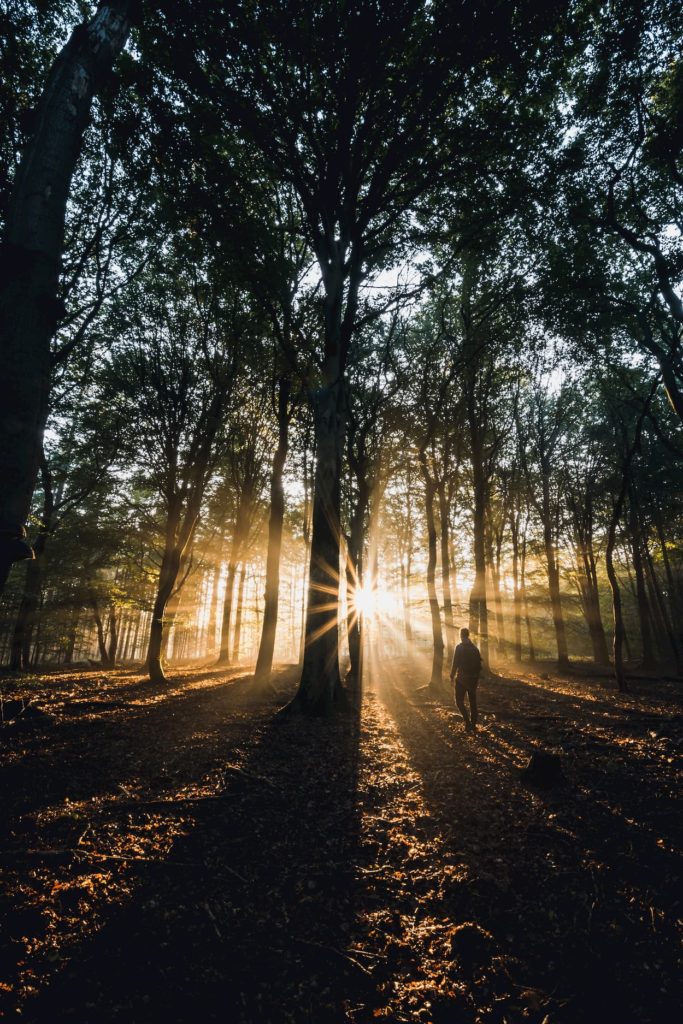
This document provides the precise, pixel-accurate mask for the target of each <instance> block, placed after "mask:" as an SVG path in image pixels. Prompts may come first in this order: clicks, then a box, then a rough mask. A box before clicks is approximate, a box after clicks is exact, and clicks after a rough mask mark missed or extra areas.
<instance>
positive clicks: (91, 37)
mask: <svg viewBox="0 0 683 1024" xmlns="http://www.w3.org/2000/svg"><path fill="white" fill-rule="evenodd" d="M135 7H136V4H135V3H134V2H133V0H113V2H108V3H103V4H100V5H99V7H98V8H97V11H96V12H95V14H94V16H93V17H92V19H91V20H90V21H89V22H87V23H85V24H82V25H78V26H77V27H76V28H75V29H74V31H73V32H72V34H71V37H70V38H69V40H68V42H67V43H66V45H65V46H64V48H63V49H62V51H61V52H60V54H59V55H58V57H57V58H56V60H55V61H54V63H53V65H52V68H51V69H50V72H49V75H48V78H47V82H46V84H45V88H44V90H43V93H42V95H41V98H40V101H39V103H38V105H37V107H36V111H35V118H34V127H33V130H32V132H31V135H30V138H29V140H28V141H27V144H26V146H25V149H24V153H23V156H22V159H21V163H20V165H19V167H18V169H17V173H16V176H15V178H14V182H13V186H12V191H11V195H10V198H9V202H8V209H7V216H6V221H5V229H4V233H3V238H2V245H1V247H0V265H1V267H2V274H1V277H0V352H1V353H2V363H3V373H2V376H1V378H0V477H1V478H2V480H3V487H2V497H0V590H1V589H2V587H4V584H5V581H6V579H7V575H8V573H9V569H10V567H11V565H12V562H13V561H15V560H16V559H20V558H22V557H27V556H30V551H29V549H28V546H27V545H26V544H25V542H23V540H22V538H23V537H24V536H25V528H24V524H25V522H26V518H27V516H28V513H29V508H30V503H31V497H32V494H33V488H34V486H35V480H36V474H37V471H38V464H39V460H40V451H41V442H42V436H43V430H44V427H45V421H46V417H47V409H48V397H49V390H50V342H51V339H52V337H53V335H54V333H55V328H56V326H57V323H58V321H59V319H60V316H61V315H62V308H61V307H60V303H59V301H58V286H59V272H60V263H61V258H62V252H63V248H64V222H65V216H66V205H67V200H68V197H69V190H70V187H71V180H72V178H73V174H74V170H75V168H76V163H77V161H78V156H79V152H80V149H81V143H82V139H83V132H84V130H85V128H86V126H87V124H88V121H89V119H90V114H91V107H92V101H93V97H94V96H95V94H96V92H97V90H98V89H99V88H100V87H101V86H102V83H103V82H104V81H105V80H106V78H107V76H108V75H109V74H110V73H111V69H112V66H113V63H114V61H115V59H116V57H117V56H118V54H119V53H120V52H121V50H122V49H123V47H124V45H125V43H126V40H127V38H128V34H129V32H130V27H131V18H132V15H133V13H134V10H135Z"/></svg>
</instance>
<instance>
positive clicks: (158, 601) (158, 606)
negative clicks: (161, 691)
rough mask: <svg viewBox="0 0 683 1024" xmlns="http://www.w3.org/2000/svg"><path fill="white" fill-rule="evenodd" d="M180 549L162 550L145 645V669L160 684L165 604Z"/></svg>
mask: <svg viewBox="0 0 683 1024" xmlns="http://www.w3.org/2000/svg"><path fill="white" fill-rule="evenodd" d="M180 560H181V550H180V548H179V547H178V546H177V545H173V546H169V547H167V549H166V550H165V551H164V555H163V558H162V562H161V569H160V570H159V584H158V586H157V592H156V597H155V598H154V607H153V608H152V624H151V626H150V631H149V645H148V647H147V671H148V673H149V681H150V682H151V683H156V684H161V683H165V682H166V676H165V674H164V669H163V664H162V651H163V647H164V637H165V628H166V627H167V623H166V621H165V615H166V606H167V604H168V602H169V599H170V597H171V594H172V593H173V588H174V586H175V584H176V580H177V579H178V573H179V572H180Z"/></svg>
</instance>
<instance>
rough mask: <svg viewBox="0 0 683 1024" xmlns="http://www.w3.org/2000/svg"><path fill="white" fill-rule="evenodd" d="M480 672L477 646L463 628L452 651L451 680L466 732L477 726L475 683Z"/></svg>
mask: <svg viewBox="0 0 683 1024" xmlns="http://www.w3.org/2000/svg"><path fill="white" fill-rule="evenodd" d="M480 672H481V654H480V653H479V648H478V647H477V646H476V644H473V643H472V641H471V640H470V631H469V629H464V628H463V629H461V630H460V643H459V644H458V646H457V647H456V648H455V651H454V652H453V664H452V665H451V682H452V681H453V679H454V678H455V703H456V704H457V706H458V711H459V712H460V714H461V715H462V717H463V720H464V722H465V729H466V731H467V732H475V730H476V728H477V717H478V716H477V683H478V682H479V673H480ZM465 697H469V702H470V710H469V713H468V711H467V707H466V705H465Z"/></svg>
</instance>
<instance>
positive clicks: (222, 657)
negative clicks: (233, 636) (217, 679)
mask: <svg viewBox="0 0 683 1024" xmlns="http://www.w3.org/2000/svg"><path fill="white" fill-rule="evenodd" d="M235 547H236V545H235V544H233V551H234V550H235ZM236 576H237V562H236V561H235V559H234V557H233V556H232V555H231V558H230V562H229V564H228V577H227V579H226V581H225V598H224V601H223V624H222V627H221V649H220V653H219V655H218V661H217V663H216V664H218V665H229V664H230V626H231V624H232V609H233V604H234V600H235V577H236Z"/></svg>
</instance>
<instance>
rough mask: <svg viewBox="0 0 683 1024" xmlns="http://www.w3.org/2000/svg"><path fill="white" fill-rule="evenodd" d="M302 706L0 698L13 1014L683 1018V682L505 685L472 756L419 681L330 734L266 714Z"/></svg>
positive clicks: (317, 1022) (219, 685)
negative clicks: (542, 758)
mask: <svg viewBox="0 0 683 1024" xmlns="http://www.w3.org/2000/svg"><path fill="white" fill-rule="evenodd" d="M545 675H548V678H542V676H545ZM295 681H296V669H295V668H293V667H289V668H287V669H283V670H281V671H280V672H279V674H278V676H277V684H278V687H279V694H278V696H277V698H274V699H273V700H269V701H260V702H255V701H253V700H252V699H251V696H250V692H249V691H250V679H249V677H244V676H241V677H240V676H239V675H238V674H237V673H236V672H233V673H230V672H227V673H226V672H225V671H223V672H220V673H218V672H216V671H210V670H203V671H202V670H192V671H187V672H177V673H174V674H173V675H172V679H171V683H170V684H169V686H167V687H166V688H163V689H159V688H154V687H151V686H150V685H149V684H147V683H144V682H142V681H141V678H140V676H136V675H135V674H132V673H126V672H123V671H115V672H110V673H107V674H106V675H102V673H101V672H99V673H98V672H85V673H83V672H81V673H80V674H71V675H65V674H61V675H50V676H40V677H33V678H32V679H30V680H27V681H24V682H19V681H14V682H13V681H12V680H11V678H10V677H7V678H5V679H4V680H3V681H2V682H1V683H0V689H1V691H2V694H3V696H4V697H5V699H6V704H5V711H6V715H5V717H6V721H5V722H4V723H3V724H2V725H0V757H1V763H2V772H1V773H2V793H3V804H4V806H3V811H4V813H3V815H2V819H1V823H0V830H1V831H2V835H0V870H1V873H2V881H1V887H0V920H1V922H2V937H1V938H0V1016H2V1015H3V1014H4V1015H5V1016H6V1018H7V1019H12V1020H16V1019H21V1020H24V1021H35V1022H41V1024H42V1022H45V1024H47V1022H50V1024H56V1022H60V1021H74V1022H78V1024H90V1022H92V1024H105V1022H114V1021H115V1022H124V1021H125V1022H126V1024H152V1022H157V1021H163V1022H165V1024H174V1022H178V1024H180V1022H183V1024H184V1022H189V1021H193V1022H194V1021H196V1022H197V1024H199V1022H202V1024H204V1022H213V1021H221V1022H224V1024H225V1022H245V1024H247V1022H249V1024H251V1022H254V1024H255V1022H311V1024H327V1022H338V1021H349V1022H357V1024H366V1022H372V1021H376V1020H382V1019H385V1020H387V1021H421V1022H424V1024H428V1022H430V1021H431V1022H433V1024H447V1022H456V1021H457V1022H458V1024H461V1022H462V1024H468V1022H472V1024H474V1022H482V1024H494V1022H495V1024H498V1022H499V1024H503V1022H509V1024H517V1022H520V1021H525V1022H531V1024H582V1022H588V1021H601V1022H607V1021H612V1020H614V1021H619V1022H629V1021H645V1022H649V1021H652V1022H654V1021H657V1022H668V1021H674V1020H676V1019H679V1018H678V1012H679V1010H680V1006H681V997H682V995H683V993H682V992H681V985H680V979H681V970H680V930H681V916H682V914H681V899H682V896H683V888H682V887H681V871H680V868H681V860H680V848H681V838H682V832H683V826H682V823H681V819H680V816H679V815H678V816H677V812H678V811H679V809H680V808H679V803H678V794H679V781H680V774H681V766H682V764H683V718H682V717H681V697H682V695H683V688H682V686H681V684H680V683H674V682H667V681H662V680H660V681H653V680H643V681H640V682H637V683H635V684H634V686H633V690H634V692H633V693H632V694H629V695H623V696H622V695H617V694H615V693H614V692H613V691H611V690H608V689H606V688H605V686H604V681H603V682H602V683H601V681H600V680H597V679H594V678H575V677H570V676H564V677H560V676H558V675H556V674H552V673H546V672H542V673H541V672H539V671H535V672H531V671H525V672H522V673H521V674H517V675H516V676H515V677H514V678H503V677H500V676H498V677H494V678H491V679H487V680H484V681H483V682H482V683H481V685H480V702H481V706H482V709H483V711H484V721H483V725H482V727H481V728H480V730H479V732H478V733H477V734H476V735H475V736H470V735H469V734H466V733H465V732H464V730H463V728H462V724H461V720H460V718H459V716H458V714H457V713H456V712H455V709H454V708H453V707H452V705H451V704H450V702H449V701H448V700H447V699H446V700H445V701H439V700H433V699H429V697H428V696H426V695H425V693H424V692H423V691H420V690H419V689H418V688H419V686H420V685H421V683H422V682H423V681H424V679H423V671H422V666H421V665H419V664H418V663H416V662H409V661H407V660H401V661H399V660H395V661H385V662H383V663H382V664H381V665H380V666H374V671H373V678H372V680H371V682H370V684H369V685H368V688H367V689H366V692H365V694H364V698H363V702H362V707H361V711H360V714H358V715H354V714H350V715H344V716H339V717H338V718H336V719H334V720H333V721H324V720H315V721H308V720H302V719H299V718H295V717H284V718H283V717H282V716H276V714H275V712H276V710H277V708H278V707H279V706H280V705H281V704H282V703H283V702H284V700H285V699H286V697H287V696H288V694H289V693H291V692H292V690H293V687H294V685H295ZM21 697H24V698H31V699H32V701H33V704H32V705H31V706H32V707H34V708H37V709H39V710H40V711H42V712H43V713H44V714H43V715H41V714H35V715H34V717H33V718H31V717H30V715H29V716H28V717H27V716H26V715H21V716H19V717H18V718H17V717H16V712H17V707H18V706H17V705H16V703H15V704H12V701H16V700H17V699H18V698H21ZM535 749H542V750H548V751H554V752H556V753H558V754H559V755H560V757H561V764H562V769H563V774H564V781H563V782H561V783H560V784H557V785H554V786H552V787H550V788H546V789H543V788H539V787H535V788H534V787H532V786H530V785H529V784H528V783H526V782H525V781H524V780H523V778H522V777H521V776H520V773H519V769H520V768H521V767H522V766H523V765H524V764H525V762H526V760H527V759H528V757H529V755H530V753H531V752H532V751H533V750H535Z"/></svg>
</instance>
